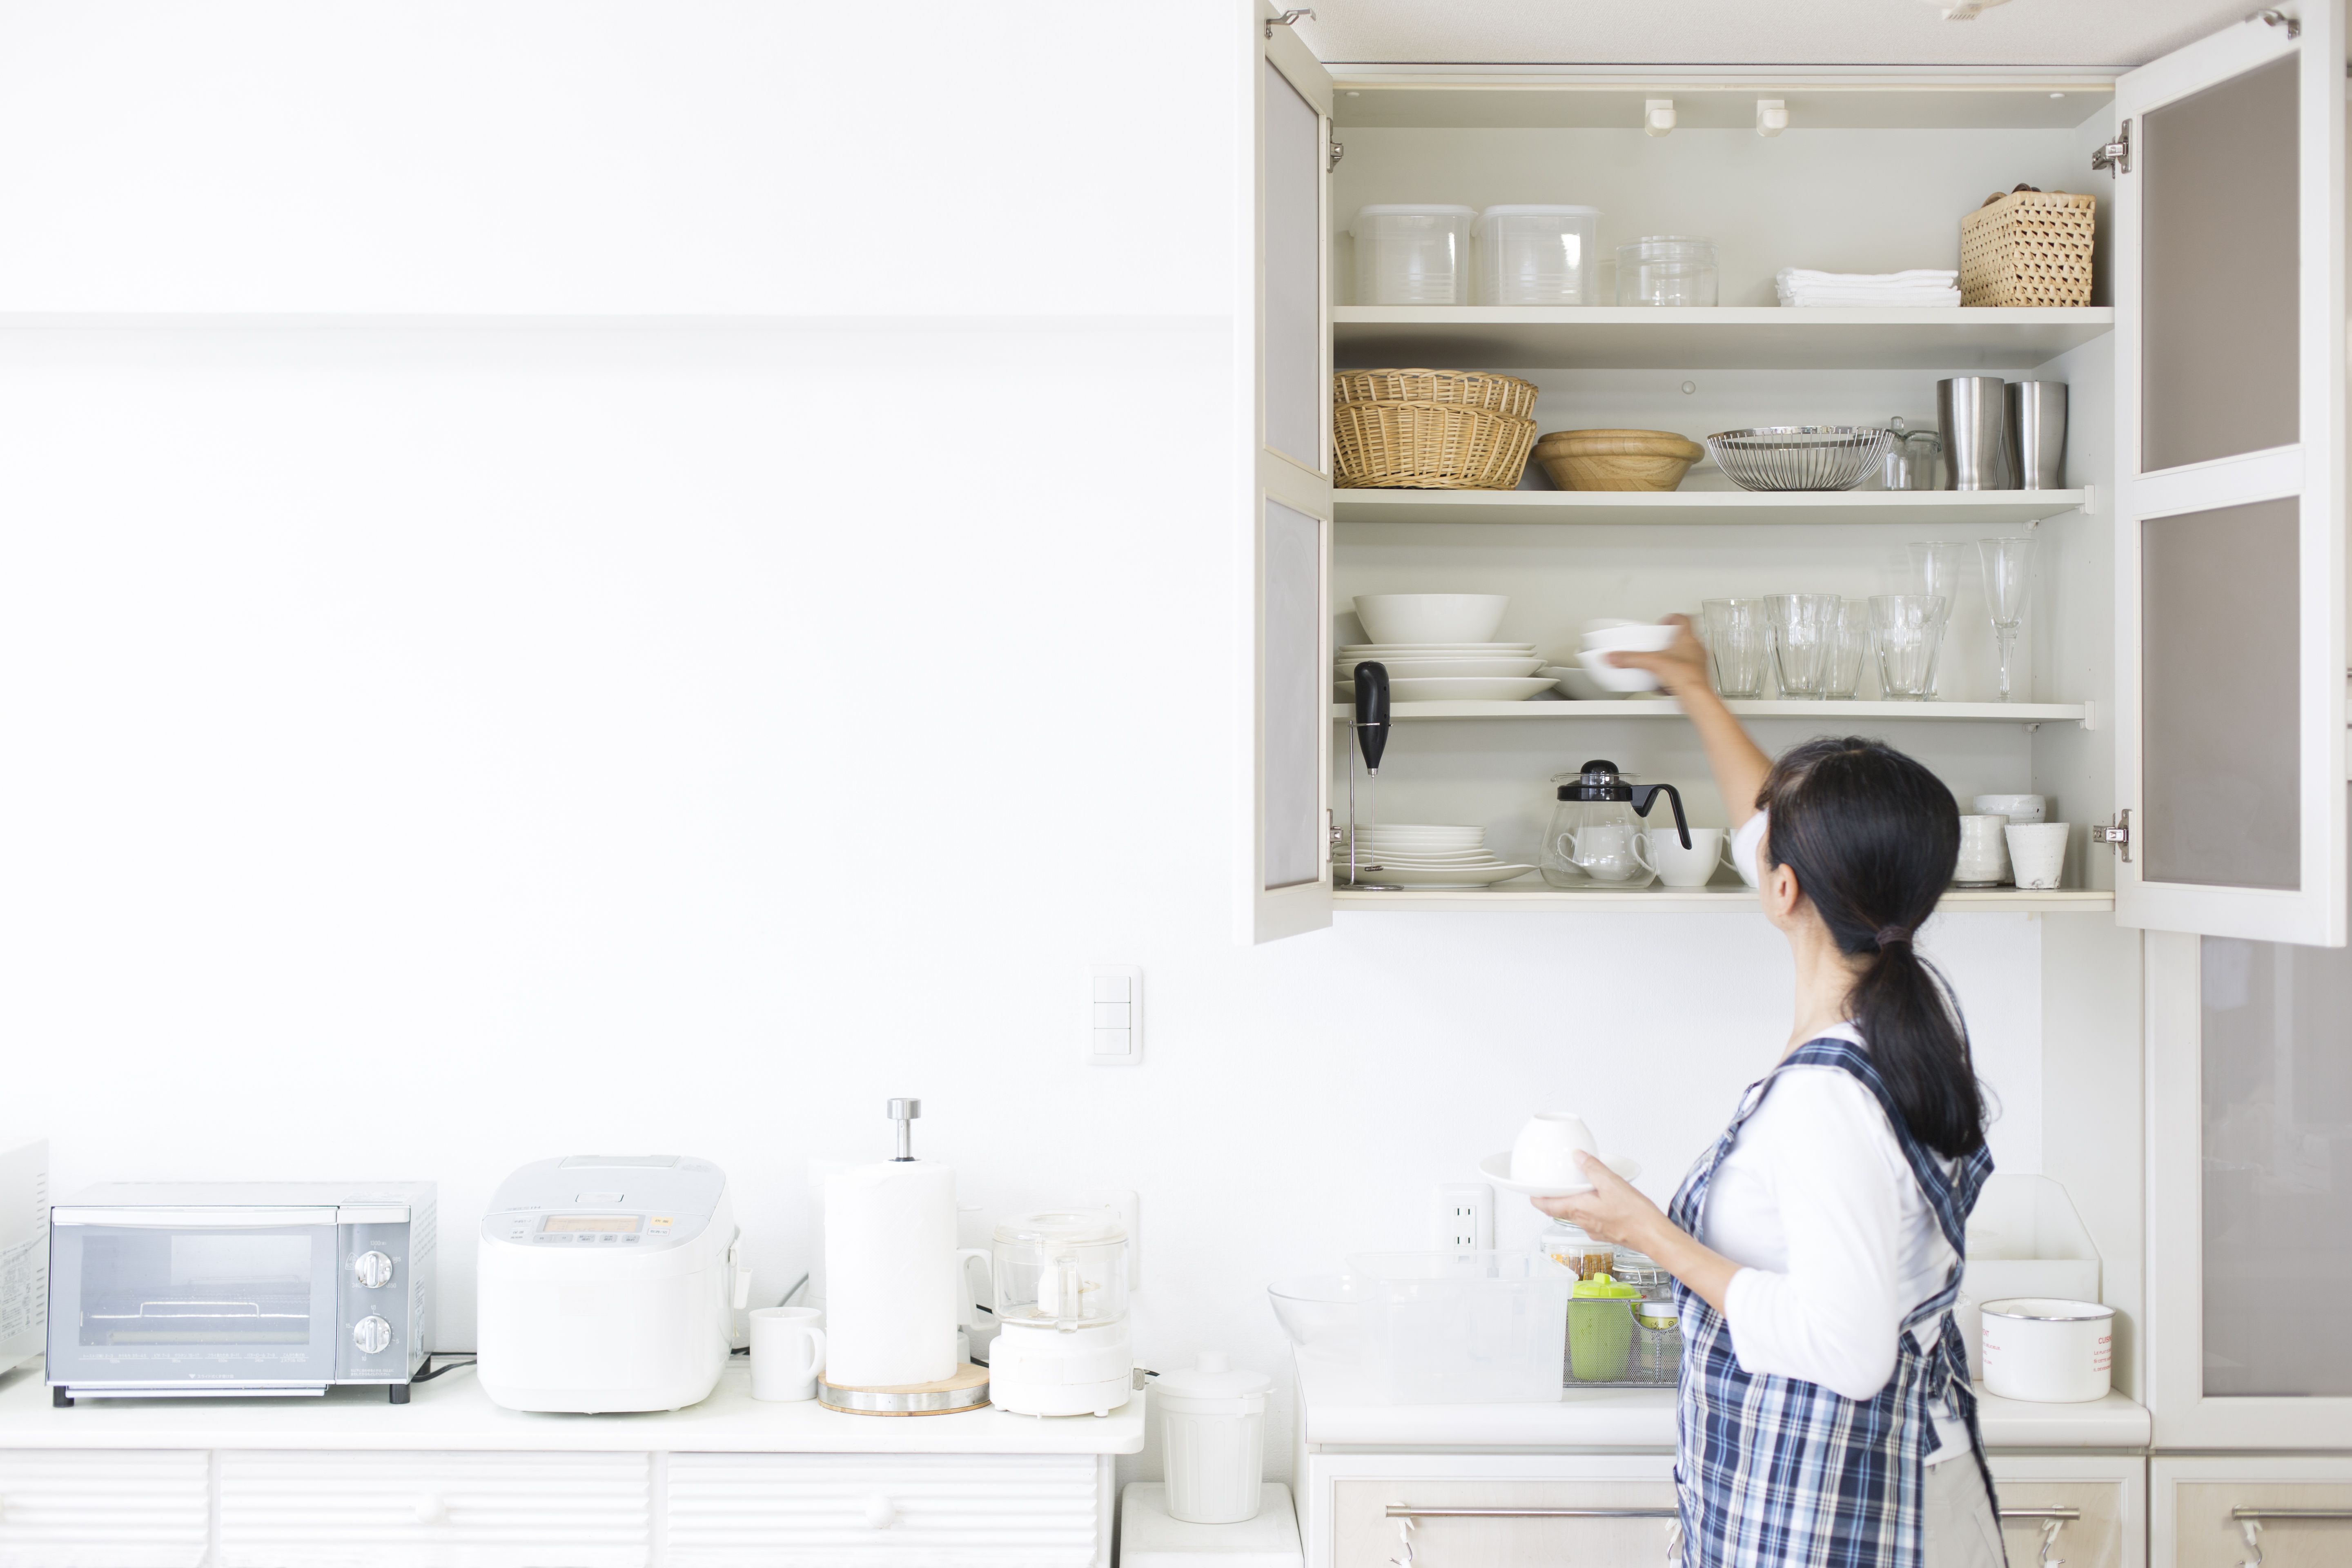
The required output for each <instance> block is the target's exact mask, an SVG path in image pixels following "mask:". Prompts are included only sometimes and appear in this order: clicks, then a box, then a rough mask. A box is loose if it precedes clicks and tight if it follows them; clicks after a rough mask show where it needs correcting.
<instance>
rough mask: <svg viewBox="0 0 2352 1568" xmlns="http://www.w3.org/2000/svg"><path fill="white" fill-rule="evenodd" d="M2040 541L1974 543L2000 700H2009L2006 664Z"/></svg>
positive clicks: (2018, 537) (2025, 537) (2019, 538)
mask: <svg viewBox="0 0 2352 1568" xmlns="http://www.w3.org/2000/svg"><path fill="white" fill-rule="evenodd" d="M2040 542H2041V541H2039V540H2037V539H2035V538H2034V537H2033V536H2032V534H2030V533H2016V534H2009V535H2005V536H2003V537H2002V538H2000V539H1980V540H1979V541H1977V554H1978V556H1979V558H1980V559H1981V560H1982V561H1983V563H1984V577H1985V607H1986V608H1987V609H1989V610H1990V611H1991V612H1992V633H1993V636H1994V637H1998V638H2000V700H2002V701H2003V702H2006V701H2008V700H2009V660H2010V656H2011V654H2013V653H2015V652H2016V651H2017V634H2018V632H2019V631H2020V630H2021V629H2022V628H2023V627H2024V626H2025V600H2026V595H2027V594H2028V593H2029V592H2030V591H2031V589H2032V585H2033V547H2034V546H2035V545H2036V544H2038V543H2040Z"/></svg>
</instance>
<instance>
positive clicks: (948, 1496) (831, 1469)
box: [664, 1454, 1110, 1568]
mask: <svg viewBox="0 0 2352 1568" xmlns="http://www.w3.org/2000/svg"><path fill="white" fill-rule="evenodd" d="M1108 1468H1109V1467H1108V1464H1107V1463H1106V1462H1104V1461H1101V1460H1098V1459H1097V1458H1096V1457H1095V1456H1093V1455H1091V1454H971V1455H966V1454H917V1455H903V1454H892V1455H882V1454H673V1455H671V1456H670V1458H669V1489H668V1510H667V1516H666V1519H665V1531H666V1535H667V1541H668V1543H669V1550H668V1552H667V1556H666V1557H665V1558H664V1563H665V1564H666V1568H943V1565H946V1564H950V1563H952V1564H954V1565H955V1568H1097V1565H1098V1564H1108V1563H1109V1562H1110V1511H1109V1509H1110V1501H1109V1499H1110V1483H1109V1478H1108Z"/></svg>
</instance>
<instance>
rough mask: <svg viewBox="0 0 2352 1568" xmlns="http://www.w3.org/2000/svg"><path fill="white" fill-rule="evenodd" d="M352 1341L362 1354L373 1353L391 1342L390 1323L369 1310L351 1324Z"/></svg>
mask: <svg viewBox="0 0 2352 1568" xmlns="http://www.w3.org/2000/svg"><path fill="white" fill-rule="evenodd" d="M390 1343H392V1325H391V1324H390V1323H387V1322H385V1321H383V1319H382V1318H379V1317H377V1316H376V1315H375V1314H374V1313H373V1312H371V1313H369V1314H368V1315H367V1316H366V1317H364V1318H362V1319H361V1320H360V1321H358V1322H356V1323H353V1324H352V1344H354V1345H356V1346H358V1347H359V1351H360V1353H361V1354H362V1355H374V1354H376V1353H377V1352H380V1351H382V1350H383V1348H384V1347H385V1346H386V1345H389V1344H390Z"/></svg>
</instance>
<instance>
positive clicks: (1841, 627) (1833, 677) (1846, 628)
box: [1822, 599, 1870, 698]
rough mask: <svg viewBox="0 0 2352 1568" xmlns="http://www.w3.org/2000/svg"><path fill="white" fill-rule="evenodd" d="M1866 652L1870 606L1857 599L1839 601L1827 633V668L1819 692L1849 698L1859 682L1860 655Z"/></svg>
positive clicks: (1860, 673) (1860, 672) (1860, 676)
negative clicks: (1830, 628) (1835, 614)
mask: <svg viewBox="0 0 2352 1568" xmlns="http://www.w3.org/2000/svg"><path fill="white" fill-rule="evenodd" d="M1869 652H1870V606H1869V605H1867V604H1865V603H1864V602H1863V601H1862V600H1860V599H1845V600H1842V601H1841V602H1840V603H1839V605H1838V613H1837V624H1836V626H1834V627H1833V628H1832V631H1831V634H1830V668H1829V675H1828V678H1827V679H1825V680H1824V681H1823V683H1822V696H1824V697H1838V698H1850V697H1852V696H1853V694H1854V689H1856V688H1857V687H1859V686H1860V685H1861V684H1862V661H1863V657H1864V655H1865V654H1867V653H1869Z"/></svg>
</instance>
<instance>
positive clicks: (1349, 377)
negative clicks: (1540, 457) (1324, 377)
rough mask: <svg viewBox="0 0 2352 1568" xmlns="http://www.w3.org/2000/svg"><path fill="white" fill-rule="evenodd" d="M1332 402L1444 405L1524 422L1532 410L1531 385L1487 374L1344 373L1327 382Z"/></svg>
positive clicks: (1533, 396) (1510, 376)
mask: <svg viewBox="0 0 2352 1568" xmlns="http://www.w3.org/2000/svg"><path fill="white" fill-rule="evenodd" d="M1331 401H1332V402H1333V403H1335V404H1336V403H1446V404H1453V405H1458V406H1460V407H1464V408H1483V409H1485V410H1486V412H1488V413H1489V414H1499V415H1501V416H1503V417H1504V418H1506V419H1526V418H1529V417H1532V416H1534V414H1535V411H1536V384H1535V383H1534V382H1532V381H1521V380H1520V379H1519V378H1518V377H1517V376H1515V375H1496V374H1495V373H1494V372H1493V371H1490V370H1343V371H1341V372H1340V373H1339V374H1337V375H1335V376H1333V377H1332V378H1331Z"/></svg>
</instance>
